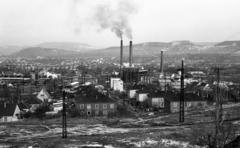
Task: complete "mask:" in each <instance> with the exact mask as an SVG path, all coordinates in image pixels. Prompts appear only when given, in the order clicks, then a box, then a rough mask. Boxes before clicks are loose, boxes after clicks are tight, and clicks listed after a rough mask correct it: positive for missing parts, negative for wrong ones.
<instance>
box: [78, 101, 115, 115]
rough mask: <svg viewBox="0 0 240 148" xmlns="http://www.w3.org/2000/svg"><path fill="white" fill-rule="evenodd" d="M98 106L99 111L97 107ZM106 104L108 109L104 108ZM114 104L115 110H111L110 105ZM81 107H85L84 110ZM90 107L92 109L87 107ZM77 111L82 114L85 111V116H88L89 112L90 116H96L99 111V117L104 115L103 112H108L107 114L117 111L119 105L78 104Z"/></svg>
mask: <svg viewBox="0 0 240 148" xmlns="http://www.w3.org/2000/svg"><path fill="white" fill-rule="evenodd" d="M96 104H97V105H98V109H97V108H96V106H95V105H96ZM104 104H105V105H106V108H103V106H104ZM111 104H113V105H114V108H111V107H110V105H111ZM81 105H83V108H81ZM88 105H90V109H88V108H87V106H88ZM76 108H77V110H78V111H79V112H80V114H81V112H82V111H83V112H84V114H88V112H91V113H90V115H89V116H95V115H96V114H95V113H96V111H99V115H103V111H107V114H109V113H110V112H115V111H117V104H116V103H114V102H113V103H83V104H81V103H77V105H76Z"/></svg>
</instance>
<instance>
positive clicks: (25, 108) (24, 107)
mask: <svg viewBox="0 0 240 148" xmlns="http://www.w3.org/2000/svg"><path fill="white" fill-rule="evenodd" d="M18 107H19V109H20V111H23V112H28V111H30V108H31V105H30V104H27V103H26V102H20V103H18Z"/></svg>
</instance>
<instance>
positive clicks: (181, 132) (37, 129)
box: [0, 107, 239, 148]
mask: <svg viewBox="0 0 240 148" xmlns="http://www.w3.org/2000/svg"><path fill="white" fill-rule="evenodd" d="M225 110H226V111H227V110H229V111H232V114H233V113H234V112H237V113H239V107H235V108H231V109H229V108H226V109H225ZM231 122H232V123H234V125H235V126H236V128H235V130H236V134H238V133H239V122H237V121H231ZM61 127H62V125H61V118H59V119H51V120H44V121H39V120H32V119H31V120H26V121H21V122H16V123H2V124H0V147H13V146H16V147H33V146H36V147H37V146H38V147H44V148H45V147H49V148H53V147H66V148H69V147H105V148H125V147H126V148H128V147H129V148H134V147H149V148H173V147H174V148H200V147H206V146H204V144H202V146H197V144H198V145H199V143H198V141H197V140H198V139H197V138H196V137H198V136H201V135H203V136H204V134H205V133H204V132H206V131H211V130H212V129H213V128H214V122H213V120H212V118H211V117H208V116H205V115H204V114H203V110H202V111H194V112H189V113H187V115H186V118H185V123H181V124H179V123H178V114H171V115H165V116H153V117H147V118H143V119H119V118H115V119H108V118H105V119H102V118H98V119H94V118H89V119H81V118H71V119H68V128H67V131H68V138H67V139H62V138H61V134H62V129H61Z"/></svg>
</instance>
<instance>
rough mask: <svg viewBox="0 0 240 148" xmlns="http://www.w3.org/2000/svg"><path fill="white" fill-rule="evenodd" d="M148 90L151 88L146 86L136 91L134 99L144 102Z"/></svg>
mask: <svg viewBox="0 0 240 148" xmlns="http://www.w3.org/2000/svg"><path fill="white" fill-rule="evenodd" d="M150 92H151V89H150V88H148V87H144V88H141V89H140V90H138V91H136V101H138V102H145V101H146V100H147V99H148V94H149V93H150Z"/></svg>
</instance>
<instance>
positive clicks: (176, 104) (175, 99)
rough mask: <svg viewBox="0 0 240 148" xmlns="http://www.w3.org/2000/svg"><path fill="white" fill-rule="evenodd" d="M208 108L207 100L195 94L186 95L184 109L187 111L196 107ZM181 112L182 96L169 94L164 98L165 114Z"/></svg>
mask: <svg viewBox="0 0 240 148" xmlns="http://www.w3.org/2000/svg"><path fill="white" fill-rule="evenodd" d="M200 105H201V106H206V105H207V100H206V99H204V98H202V97H201V96H198V95H197V94H194V93H187V94H185V98H184V109H185V111H187V110H189V109H191V108H192V107H196V106H200ZM179 110H180V94H179V93H174V92H167V93H166V95H165V98H164V111H165V112H170V113H174V112H179Z"/></svg>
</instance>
